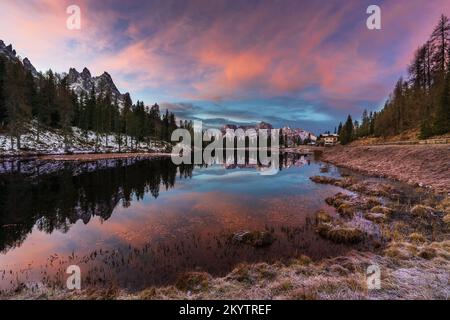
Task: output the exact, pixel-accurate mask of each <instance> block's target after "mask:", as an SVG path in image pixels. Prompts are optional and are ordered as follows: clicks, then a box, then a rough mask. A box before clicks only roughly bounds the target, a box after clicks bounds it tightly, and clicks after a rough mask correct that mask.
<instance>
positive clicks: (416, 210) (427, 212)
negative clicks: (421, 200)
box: [411, 204, 434, 218]
mask: <svg viewBox="0 0 450 320" xmlns="http://www.w3.org/2000/svg"><path fill="white" fill-rule="evenodd" d="M433 213H434V209H433V208H431V207H428V206H424V205H421V204H417V205H415V206H414V207H413V208H412V209H411V214H412V215H413V216H415V217H420V218H427V217H429V216H431V215H433Z"/></svg>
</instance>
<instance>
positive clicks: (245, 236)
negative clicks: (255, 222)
mask: <svg viewBox="0 0 450 320" xmlns="http://www.w3.org/2000/svg"><path fill="white" fill-rule="evenodd" d="M343 176H344V174H343ZM311 180H313V181H315V182H316V183H320V184H331V185H335V186H339V187H341V188H342V189H343V190H342V191H341V192H338V193H336V194H335V195H334V196H331V197H328V198H326V199H324V203H326V204H328V205H329V207H328V208H327V209H326V210H325V209H323V210H319V211H317V212H316V213H312V214H311V223H312V224H313V226H314V229H315V232H316V233H317V234H318V235H319V236H320V237H322V238H323V239H325V240H326V241H329V242H330V244H331V243H340V244H345V245H348V246H350V245H352V244H355V243H364V248H365V249H363V248H360V249H356V248H355V249H354V250H350V251H349V252H348V253H346V254H343V255H340V256H337V257H334V258H325V259H319V260H312V259H311V258H309V257H308V256H306V255H304V254H299V255H295V256H293V257H291V258H290V259H287V260H283V261H281V260H280V261H279V262H276V263H263V262H261V263H245V262H244V263H240V264H237V265H235V267H234V268H233V269H232V271H231V272H229V273H228V274H226V275H225V276H219V277H216V276H212V275H211V274H209V273H207V272H204V271H202V270H193V271H186V272H180V273H179V274H178V277H177V278H176V279H175V281H174V283H173V285H168V286H162V287H158V286H154V287H149V288H146V289H144V290H142V291H137V292H129V291H127V290H125V289H122V288H121V287H118V286H114V285H112V286H110V287H105V288H90V289H85V290H82V291H79V292H68V291H64V290H62V289H58V288H57V287H53V288H38V289H34V290H30V289H27V288H19V289H18V291H16V292H14V293H5V294H4V297H5V298H8V297H14V298H18V297H19V298H29V297H34V298H42V299H61V298H62V299H448V298H449V295H450V287H449V285H448V284H449V281H450V263H449V261H450V240H449V232H450V224H449V219H448V215H449V209H450V205H449V204H450V198H449V197H447V196H442V195H436V194H433V193H432V192H430V191H429V190H425V189H422V188H414V187H405V186H404V185H401V184H398V183H391V182H388V181H379V180H376V179H373V180H371V179H367V177H363V176H360V175H358V176H356V175H353V174H348V173H346V174H345V177H343V178H339V177H331V176H313V177H311ZM344 207H345V209H346V210H343V209H342V208H344ZM333 208H334V211H333ZM347 211H349V212H351V213H352V214H347ZM272 241H274V239H273V235H272V231H271V230H265V231H252V232H250V231H243V232H238V233H235V234H233V235H231V236H229V237H228V240H227V241H225V242H222V244H221V246H224V249H225V248H227V246H239V245H244V246H248V247H249V248H250V247H254V250H261V249H260V248H261V247H263V246H265V245H268V246H270V245H271V243H272ZM258 248H259V249H258ZM133 250H135V251H136V254H138V252H140V251H139V250H138V249H132V252H133ZM166 250H167V251H168V250H169V249H168V248H167V249H164V251H166ZM143 252H144V251H143ZM144 253H145V252H144ZM370 265H377V266H378V267H379V268H380V270H381V289H378V290H368V287H367V281H366V271H367V267H368V266H370Z"/></svg>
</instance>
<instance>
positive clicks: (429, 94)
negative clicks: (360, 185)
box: [338, 15, 450, 144]
mask: <svg viewBox="0 0 450 320" xmlns="http://www.w3.org/2000/svg"><path fill="white" fill-rule="evenodd" d="M411 129H419V130H420V138H422V139H425V138H428V137H431V136H434V135H442V134H446V133H448V132H450V22H449V19H448V18H447V17H446V16H444V15H442V16H441V17H440V19H439V23H438V24H437V26H436V27H435V28H434V30H433V32H432V34H431V36H430V38H429V39H428V41H427V42H426V43H425V44H423V45H422V46H420V47H419V48H418V49H417V51H416V52H415V56H414V59H413V61H412V63H411V64H410V65H409V67H408V77H407V79H403V78H400V79H399V80H398V81H397V83H396V85H395V87H394V90H393V92H392V93H391V94H390V96H389V99H388V100H387V101H386V103H385V105H384V107H383V108H382V110H381V111H379V112H370V113H368V112H367V110H365V111H364V113H363V115H362V119H361V123H359V122H358V121H355V122H353V121H352V118H351V116H348V118H347V121H346V122H345V123H344V124H342V123H341V124H340V125H339V129H338V133H339V134H340V140H341V143H343V144H345V143H348V142H350V141H352V140H354V139H356V138H359V137H367V136H377V137H380V136H384V137H385V136H392V135H397V134H400V133H402V132H404V131H406V130H411Z"/></svg>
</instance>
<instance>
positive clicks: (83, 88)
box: [0, 40, 130, 106]
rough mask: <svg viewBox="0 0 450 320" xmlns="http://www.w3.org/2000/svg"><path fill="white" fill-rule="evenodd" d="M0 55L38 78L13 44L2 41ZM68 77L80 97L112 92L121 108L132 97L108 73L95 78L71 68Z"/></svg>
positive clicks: (31, 65) (70, 86) (86, 70)
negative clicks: (93, 91) (121, 90)
mask: <svg viewBox="0 0 450 320" xmlns="http://www.w3.org/2000/svg"><path fill="white" fill-rule="evenodd" d="M0 54H1V55H3V56H5V57H6V58H7V59H8V60H10V61H13V62H19V63H21V64H22V65H23V66H24V67H25V69H26V70H28V71H30V72H31V74H32V75H33V76H34V77H35V78H37V77H39V74H40V73H39V72H38V71H37V70H36V68H35V67H34V66H33V64H32V63H31V61H30V60H29V59H28V58H24V59H23V60H21V58H20V57H19V56H18V55H17V52H16V50H14V48H13V46H12V45H11V44H9V45H5V43H4V41H3V40H0ZM63 75H67V77H68V78H67V80H68V85H69V88H70V89H71V90H73V91H74V92H75V93H76V94H77V95H78V96H80V95H81V94H89V93H90V92H91V91H92V89H93V88H94V89H95V94H96V95H99V94H100V93H105V92H108V91H109V92H111V97H112V99H117V101H118V103H119V106H123V104H124V101H125V99H127V98H129V97H130V94H129V93H128V92H126V93H124V94H122V93H121V92H120V91H119V90H118V89H117V86H116V85H115V83H114V81H113V79H112V77H111V75H110V74H109V73H108V72H106V71H105V72H103V74H101V75H100V76H97V77H95V76H94V77H93V76H92V75H91V72H90V71H89V69H88V68H84V69H83V71H82V72H78V71H77V70H76V69H75V68H70V69H69V73H63Z"/></svg>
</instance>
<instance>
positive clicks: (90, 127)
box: [0, 49, 188, 151]
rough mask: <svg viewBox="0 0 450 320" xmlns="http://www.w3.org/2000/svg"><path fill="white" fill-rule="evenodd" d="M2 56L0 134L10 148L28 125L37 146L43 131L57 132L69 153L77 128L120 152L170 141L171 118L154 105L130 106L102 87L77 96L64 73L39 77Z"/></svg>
mask: <svg viewBox="0 0 450 320" xmlns="http://www.w3.org/2000/svg"><path fill="white" fill-rule="evenodd" d="M9 50H11V49H9ZM11 52H13V51H11ZM1 53H2V52H0V133H3V134H5V135H7V136H8V137H9V139H10V144H9V145H10V147H11V149H13V148H14V149H15V150H20V149H21V137H22V135H24V134H25V133H27V132H28V131H29V128H30V126H32V127H33V128H34V131H33V132H34V136H35V137H34V139H35V140H36V142H37V143H39V142H40V140H41V139H42V136H41V135H42V132H44V131H46V130H58V132H61V133H62V135H63V136H64V145H65V148H66V149H67V150H69V149H70V145H71V138H72V137H71V136H72V133H73V128H74V127H76V128H78V129H80V130H81V132H82V133H83V134H82V136H83V135H84V136H85V137H86V138H87V136H88V133H91V134H92V132H93V133H95V136H96V139H97V141H100V139H102V138H103V140H105V139H106V145H108V137H114V138H115V139H114V140H115V143H116V144H118V146H119V151H120V149H121V147H122V146H123V147H127V149H133V148H134V147H135V146H137V145H139V144H140V143H147V144H149V143H150V141H167V142H170V136H171V134H172V131H173V130H174V129H176V128H177V127H178V126H177V122H176V119H175V115H174V114H173V113H170V112H169V111H166V112H165V113H161V111H160V108H159V105H158V104H154V105H153V106H151V107H148V106H146V105H145V104H144V102H142V101H137V102H136V103H133V102H132V100H131V98H130V96H129V94H126V95H124V97H125V98H124V99H123V101H120V102H119V101H118V99H117V96H114V95H112V94H111V90H110V89H109V88H108V86H106V85H105V86H104V87H103V84H102V83H101V82H99V84H98V87H95V88H92V90H91V91H90V92H89V93H84V92H81V93H79V94H78V93H75V91H74V90H72V89H71V88H70V86H69V82H68V75H67V74H58V73H54V72H53V71H52V70H49V71H47V72H45V73H43V74H42V73H37V72H35V71H33V70H31V69H30V68H27V65H26V63H25V61H28V59H25V60H24V61H23V62H22V61H21V60H20V59H18V58H15V51H14V52H13V54H10V55H9V56H8V55H4V54H3V55H2V54H1ZM33 69H34V67H33ZM181 125H183V126H184V125H185V123H181ZM186 125H188V124H186ZM96 145H97V144H96ZM95 149H96V148H95ZM93 151H97V150H93Z"/></svg>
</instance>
